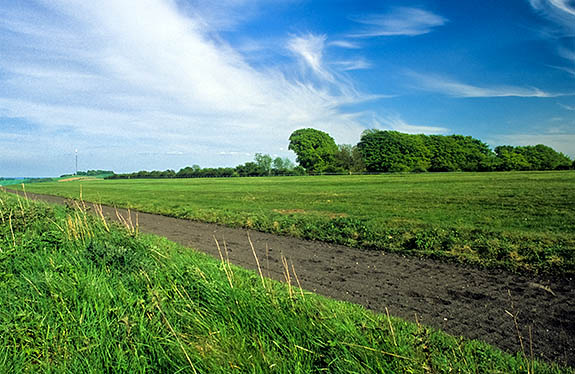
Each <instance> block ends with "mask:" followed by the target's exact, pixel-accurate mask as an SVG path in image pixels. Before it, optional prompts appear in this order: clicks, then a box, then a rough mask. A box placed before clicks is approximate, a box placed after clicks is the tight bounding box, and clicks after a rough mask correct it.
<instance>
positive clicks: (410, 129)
mask: <svg viewBox="0 0 575 374" xmlns="http://www.w3.org/2000/svg"><path fill="white" fill-rule="evenodd" d="M372 126H373V127H374V128H379V129H384V130H394V131H399V132H403V133H408V134H446V133H448V132H449V129H447V128H445V127H439V126H422V125H412V124H409V123H407V122H405V121H404V120H403V119H402V118H401V116H400V115H398V114H389V115H385V116H378V115H374V116H373V119H372Z"/></svg>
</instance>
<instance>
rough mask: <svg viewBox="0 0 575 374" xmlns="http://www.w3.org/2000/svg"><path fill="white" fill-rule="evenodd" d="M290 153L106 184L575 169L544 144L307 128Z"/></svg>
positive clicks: (296, 136)
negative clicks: (355, 135) (342, 137)
mask: <svg viewBox="0 0 575 374" xmlns="http://www.w3.org/2000/svg"><path fill="white" fill-rule="evenodd" d="M288 149H290V150H291V151H293V152H294V153H295V154H296V156H297V159H296V160H297V163H298V164H299V165H297V166H296V165H295V164H294V163H293V162H292V161H290V160H289V159H288V158H281V157H276V158H273V157H272V156H270V155H268V154H262V153H256V154H255V157H254V160H253V161H249V162H246V163H245V164H242V165H238V166H236V167H219V168H202V167H200V166H199V165H192V166H186V167H184V168H182V169H180V170H179V171H177V172H176V171H174V170H171V169H168V170H164V171H159V170H153V171H145V170H142V171H138V172H135V173H127V174H113V175H111V176H108V177H107V179H128V178H206V177H259V176H282V175H284V176H288V175H305V174H308V175H314V174H353V173H364V172H371V173H390V172H449V171H513V170H567V169H575V161H572V160H571V159H570V158H569V157H568V156H566V155H564V154H563V153H560V152H557V151H555V150H554V149H553V148H551V147H548V146H546V145H543V144H538V145H534V146H517V147H515V146H510V145H503V146H499V147H496V148H495V149H493V150H492V149H491V148H489V146H488V145H487V144H485V143H483V142H482V141H480V140H479V139H475V138H473V137H471V136H463V135H423V134H416V135H413V134H405V133H401V132H398V131H387V130H376V129H370V130H365V131H364V132H363V133H362V135H361V139H360V141H359V143H357V144H356V145H351V144H339V145H338V144H336V143H335V140H334V139H333V138H332V137H331V136H330V135H329V134H328V133H326V132H323V131H320V130H316V129H312V128H306V129H299V130H296V131H294V132H293V133H292V134H291V136H290V138H289V147H288ZM89 172H91V171H88V173H89ZM94 172H96V171H94ZM97 172H101V170H98V171H97ZM78 174H80V172H79V173H78ZM88 175H89V174H88Z"/></svg>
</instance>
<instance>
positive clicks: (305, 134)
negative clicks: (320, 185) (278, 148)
mask: <svg viewBox="0 0 575 374" xmlns="http://www.w3.org/2000/svg"><path fill="white" fill-rule="evenodd" d="M289 141H290V143H289V147H288V149H290V150H292V151H294V152H295V154H296V155H297V162H298V163H299V164H300V165H301V166H303V167H304V168H305V169H306V171H307V172H308V173H312V174H313V173H321V172H324V171H326V170H328V169H330V168H332V167H333V166H334V165H335V155H336V153H337V152H338V148H337V145H336V144H335V141H334V140H333V138H332V137H331V136H329V134H327V133H325V132H323V131H320V130H316V129H310V128H307V129H299V130H296V131H294V132H293V133H292V134H291V136H290V137H289Z"/></svg>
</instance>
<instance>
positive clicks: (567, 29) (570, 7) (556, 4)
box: [529, 0, 575, 36]
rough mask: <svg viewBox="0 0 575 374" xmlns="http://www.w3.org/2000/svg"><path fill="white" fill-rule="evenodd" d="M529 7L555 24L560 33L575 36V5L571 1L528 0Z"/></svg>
mask: <svg viewBox="0 0 575 374" xmlns="http://www.w3.org/2000/svg"><path fill="white" fill-rule="evenodd" d="M529 4H531V7H533V9H534V10H535V11H537V12H538V13H540V14H541V15H543V16H545V17H547V18H548V19H549V20H551V21H552V22H554V23H556V24H557V25H558V26H559V27H560V28H561V32H562V33H566V34H568V35H571V36H574V35H575V27H574V26H573V25H574V24H575V4H573V1H572V0H529Z"/></svg>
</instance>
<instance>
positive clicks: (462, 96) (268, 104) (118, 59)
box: [0, 0, 575, 177]
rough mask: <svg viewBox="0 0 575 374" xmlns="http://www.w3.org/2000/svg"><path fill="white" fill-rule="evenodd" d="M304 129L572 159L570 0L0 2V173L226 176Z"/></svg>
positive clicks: (574, 32)
mask: <svg viewBox="0 0 575 374" xmlns="http://www.w3.org/2000/svg"><path fill="white" fill-rule="evenodd" d="M307 127H312V128H316V129H319V130H322V131H325V132H327V133H329V134H330V135H331V136H332V137H333V138H334V139H335V141H336V143H338V144H356V143H357V142H358V141H359V139H360V137H361V133H362V132H363V131H364V130H366V129H380V130H396V131H400V132H406V133H424V134H443V135H450V134H461V135H470V136H473V137H476V138H479V139H481V140H482V141H484V142H486V143H487V144H489V145H490V146H491V147H495V146H498V145H502V144H510V145H535V144H539V143H543V144H546V145H549V146H551V147H553V148H555V149H556V150H558V151H561V152H563V153H565V154H567V155H568V156H570V157H571V158H573V157H575V0H505V1H493V0H483V1H460V0H417V1H411V0H395V1H394V0H389V1H386V0H307V1H306V0H219V1H212V0H99V1H77V0H0V176H13V177H23V176H57V175H61V174H65V173H73V172H74V171H75V159H74V155H75V150H78V168H79V169H80V170H88V169H106V170H114V171H116V172H132V171H137V170H152V169H156V170H165V169H174V170H176V171H177V170H179V169H180V168H182V167H185V166H188V165H193V164H198V165H200V166H202V167H218V166H236V165H238V164H241V163H244V162H246V161H250V160H252V159H253V157H254V154H255V153H266V154H270V155H272V156H274V157H277V156H279V157H289V158H290V159H292V160H295V155H294V154H293V152H291V151H289V150H288V145H289V136H290V134H291V133H292V132H293V131H294V130H296V129H299V128H307Z"/></svg>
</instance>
